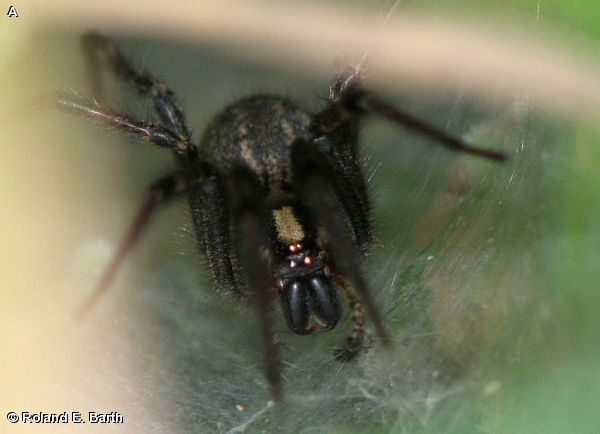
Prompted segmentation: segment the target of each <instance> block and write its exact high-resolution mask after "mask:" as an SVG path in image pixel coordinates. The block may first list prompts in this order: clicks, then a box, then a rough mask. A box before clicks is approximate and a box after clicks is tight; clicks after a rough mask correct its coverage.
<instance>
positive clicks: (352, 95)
mask: <svg viewBox="0 0 600 434" xmlns="http://www.w3.org/2000/svg"><path fill="white" fill-rule="evenodd" d="M343 99H344V100H346V101H345V102H344V104H345V105H346V107H352V108H353V110H356V109H358V110H367V111H372V112H374V113H378V114H380V115H382V116H384V117H386V118H388V119H389V120H391V121H393V122H396V123H399V124H402V125H404V126H405V127H408V128H410V129H413V130H415V131H417V132H419V133H421V134H423V135H425V136H428V137H431V138H432V139H434V140H436V141H438V142H439V143H441V144H442V145H444V146H446V147H448V148H450V149H452V150H454V151H458V152H465V153H467V154H472V155H477V156H479V157H484V158H488V159H490V160H495V161H505V160H506V155H505V154H504V153H503V152H499V151H493V150H490V149H483V148H478V147H475V146H472V145H470V144H468V143H466V142H465V141H463V140H461V139H459V138H456V137H454V136H451V135H449V134H447V133H445V132H444V131H442V130H440V129H437V128H434V127H432V126H431V125H429V124H427V123H425V122H423V121H421V120H419V119H417V118H415V117H413V116H411V115H409V114H408V113H405V112H403V111H402V110H400V109H398V108H396V107H394V106H392V105H390V104H388V103H386V102H385V101H383V100H381V99H379V98H378V97H376V96H375V95H373V94H371V93H369V92H367V91H363V90H352V91H349V92H348V93H347V94H346V95H344V98H343Z"/></svg>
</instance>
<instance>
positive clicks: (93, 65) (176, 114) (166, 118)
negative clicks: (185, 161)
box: [82, 32, 191, 143]
mask: <svg viewBox="0 0 600 434" xmlns="http://www.w3.org/2000/svg"><path fill="white" fill-rule="evenodd" d="M82 42H83V48H84V51H85V53H86V56H87V59H88V67H89V69H90V74H91V77H92V85H93V90H94V92H95V95H94V96H95V97H98V98H100V97H101V94H102V91H101V85H100V81H101V80H100V73H99V63H100V62H101V63H104V64H105V65H106V66H107V67H108V68H109V69H110V70H111V71H112V72H113V73H114V74H116V75H117V76H118V77H120V78H122V79H124V80H126V81H129V82H130V83H131V84H132V85H133V86H134V87H135V89H136V90H137V92H138V93H139V94H141V95H146V96H149V97H150V98H152V100H153V102H154V108H155V110H156V112H157V113H158V116H159V118H160V120H161V121H162V122H163V124H164V126H165V127H167V128H168V129H169V130H171V131H172V132H173V133H174V134H175V135H176V136H177V137H179V139H180V140H181V142H182V143H189V141H188V140H187V139H188V138H189V137H190V135H191V134H190V130H189V128H188V126H187V123H186V120H185V115H184V113H183V110H182V108H181V106H180V105H179V103H178V102H177V98H176V96H175V94H174V93H173V92H172V91H171V90H170V89H169V88H167V86H165V85H164V84H163V83H162V82H160V81H159V80H157V79H156V78H155V77H153V76H152V75H151V74H150V73H148V72H146V71H143V70H139V69H135V68H133V67H132V66H131V64H130V62H129V61H128V60H127V59H126V58H125V56H123V54H122V53H121V51H120V50H119V49H118V48H117V47H116V45H115V44H113V43H112V42H111V41H110V39H108V38H106V37H104V36H102V35H100V34H98V33H93V32H92V33H86V34H85V35H84V36H83V40H82Z"/></svg>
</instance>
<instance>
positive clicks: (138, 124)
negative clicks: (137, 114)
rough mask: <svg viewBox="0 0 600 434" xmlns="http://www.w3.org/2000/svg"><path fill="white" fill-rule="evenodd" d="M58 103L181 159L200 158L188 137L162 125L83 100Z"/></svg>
mask: <svg viewBox="0 0 600 434" xmlns="http://www.w3.org/2000/svg"><path fill="white" fill-rule="evenodd" d="M56 103H57V104H58V105H59V106H61V107H62V108H64V109H66V110H70V111H74V112H80V113H83V114H84V115H85V116H87V117H88V118H90V119H91V120H94V121H99V122H104V123H105V124H107V125H110V126H112V127H115V128H117V129H119V130H122V131H125V132H127V133H130V134H132V135H134V136H137V137H141V138H143V139H145V140H147V141H149V142H151V143H154V144H155V145H157V146H160V147H161V148H167V149H171V150H172V151H173V152H174V153H175V155H176V156H177V157H179V158H180V159H183V160H187V161H191V160H197V158H198V152H197V150H196V147H195V146H194V145H193V144H192V143H191V142H190V140H189V138H188V137H183V138H182V137H180V136H178V135H176V134H175V133H174V132H173V131H171V130H170V129H168V128H165V127H164V126H162V125H156V124H153V123H151V122H144V121H140V120H138V119H134V118H132V117H131V116H128V115H126V114H123V113H119V112H116V111H114V110H111V109H109V108H106V107H104V106H101V105H99V104H97V103H95V102H93V101H88V100H84V99H81V98H73V97H70V96H68V97H66V96H65V97H63V96H60V97H58V98H56Z"/></svg>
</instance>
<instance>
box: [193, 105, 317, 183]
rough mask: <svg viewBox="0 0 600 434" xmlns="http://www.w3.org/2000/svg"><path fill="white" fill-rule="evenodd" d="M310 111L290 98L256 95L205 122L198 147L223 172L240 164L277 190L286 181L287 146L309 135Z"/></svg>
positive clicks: (287, 176)
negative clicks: (202, 136)
mask: <svg viewBox="0 0 600 434" xmlns="http://www.w3.org/2000/svg"><path fill="white" fill-rule="evenodd" d="M310 123H311V114H310V113H308V112H307V111H305V110H303V109H301V108H299V107H298V106H296V105H295V104H294V103H292V102H291V101H289V100H287V99H285V98H281V97H277V96H265V95H258V96H252V97H249V98H245V99H242V100H240V101H237V102H235V103H234V104H232V105H230V106H228V107H226V108H225V109H224V110H223V111H222V112H221V113H220V114H219V115H217V116H216V117H215V118H214V119H213V121H212V122H211V123H210V125H209V126H208V128H207V130H206V133H205V135H204V138H203V140H202V142H201V145H200V148H201V152H202V153H203V154H204V157H205V158H206V159H207V160H208V161H211V162H212V163H214V165H215V166H216V167H218V168H219V169H220V170H222V171H223V172H224V174H228V173H230V172H231V171H232V170H234V169H235V167H236V166H238V167H239V166H242V167H245V168H247V169H249V170H250V171H251V172H252V173H254V174H255V175H256V176H257V178H258V180H259V182H260V183H261V185H262V186H264V187H266V188H267V189H269V190H280V189H281V188H282V186H283V185H284V184H286V183H288V184H289V183H290V176H291V174H290V161H289V160H290V152H289V151H290V146H291V144H292V143H293V142H294V141H295V140H297V139H303V140H308V139H309V127H310Z"/></svg>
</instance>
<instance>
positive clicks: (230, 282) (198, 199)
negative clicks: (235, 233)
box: [189, 172, 244, 295]
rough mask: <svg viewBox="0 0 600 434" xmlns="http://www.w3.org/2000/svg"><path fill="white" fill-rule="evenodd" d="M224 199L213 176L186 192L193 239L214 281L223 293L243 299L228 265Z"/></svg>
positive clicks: (227, 230)
mask: <svg viewBox="0 0 600 434" xmlns="http://www.w3.org/2000/svg"><path fill="white" fill-rule="evenodd" d="M226 198H227V196H226V190H225V186H224V185H223V183H222V181H221V178H220V177H219V176H218V175H217V174H216V173H214V172H213V173H211V174H210V175H209V176H208V177H207V178H206V179H205V180H204V181H203V182H202V185H201V186H200V187H199V188H196V189H193V190H191V191H190V197H189V199H190V208H191V210H192V218H193V220H194V226H195V228H196V233H197V239H198V240H199V241H200V247H201V249H202V250H203V251H204V253H205V254H206V258H207V259H208V264H209V266H210V269H211V272H212V274H213V277H214V279H215V281H216V282H217V283H218V284H219V286H220V287H221V288H223V289H224V290H226V291H229V292H232V293H234V294H237V295H243V294H244V292H243V291H242V289H241V288H240V285H239V284H238V282H237V279H236V276H235V272H234V269H233V264H232V262H231V256H232V255H231V249H232V247H231V242H230V226H229V216H230V214H229V207H228V206H227V199H226Z"/></svg>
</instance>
